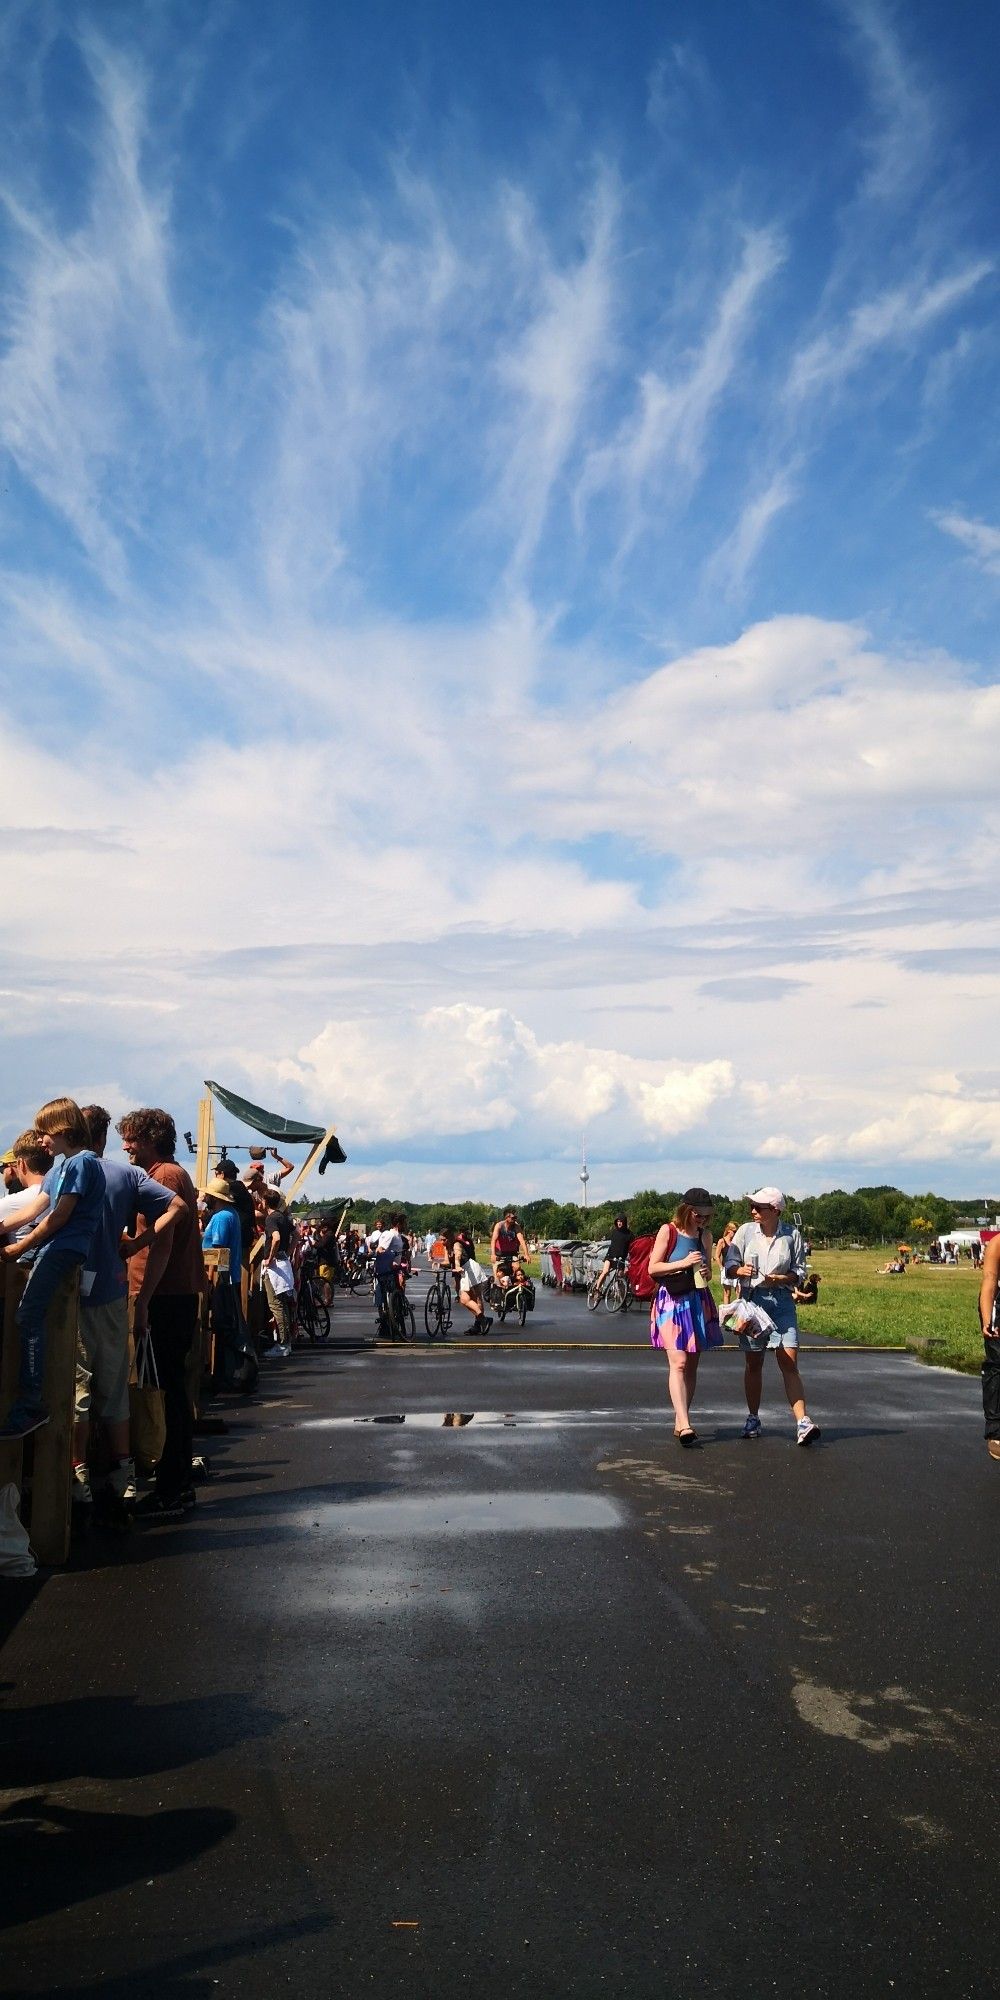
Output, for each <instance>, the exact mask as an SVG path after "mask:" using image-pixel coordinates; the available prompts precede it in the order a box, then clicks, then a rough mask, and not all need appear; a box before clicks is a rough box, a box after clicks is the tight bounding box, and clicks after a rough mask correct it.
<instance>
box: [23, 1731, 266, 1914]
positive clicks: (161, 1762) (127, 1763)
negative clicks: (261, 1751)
mask: <svg viewBox="0 0 1000 2000" xmlns="http://www.w3.org/2000/svg"><path fill="white" fill-rule="evenodd" d="M280 1721H281V1717H280V1716H278V1715H275V1714H274V1713H272V1711H271V1710H269V1709H265V1708H260V1707H259V1706H257V1705H256V1704H255V1703H254V1702H253V1701H252V1700H251V1699H250V1697H249V1696H247V1695H245V1694H242V1693H233V1694H217V1695H198V1696H192V1698H191V1699H190V1700H188V1701H168V1702H151V1703H147V1702H140V1701H136V1700H134V1699H133V1697H132V1696H130V1695H92V1696H86V1697H83V1698H81V1699H80V1700H79V1701H53V1702H41V1703H37V1704H33V1705H32V1706H31V1707H30V1708H6V1709H4V1711H3V1714H2V1716H0V1771H2V1772H3V1782H4V1786H5V1788H6V1789H7V1790H8V1791H10V1790H13V1789H15V1788H17V1787H23V1788H25V1789H27V1788H28V1787H32V1788H34V1787H38V1788H41V1787H44V1786H46V1785H61V1784H67V1783H70V1782H71V1781H72V1780H73V1779H75V1778H97V1779H103V1780H105V1781H107V1780H111V1781H117V1780H120V1779H124V1778H144V1777H152V1776H153V1775H154V1774H155V1773H157V1772H160V1771H174V1770H180V1769H182V1768H183V1767H184V1766H185V1765H188V1764H193V1763H196V1762H198V1761H199V1760H200V1759H201V1758H204V1757H212V1756H215V1755H216V1753H217V1752H219V1751H222V1750H229V1749H233V1748H235V1747H236V1746H237V1745H238V1744H240V1743H244V1742H246V1741H247V1740H249V1739H252V1738H255V1737H262V1736H269V1735H270V1734H271V1732H272V1731H273V1730H274V1729H276V1728H277V1727H278V1726H279V1723H280ZM20 1811H21V1806H20V1805H19V1804H15V1805H14V1806H11V1807H9V1808H8V1811H7V1814H6V1815H4V1814H0V1825H6V1823H7V1818H8V1816H9V1814H10V1813H12V1812H13V1813H19V1812H20ZM99 1817H100V1815H99ZM0 1879H2V1872H0Z"/></svg>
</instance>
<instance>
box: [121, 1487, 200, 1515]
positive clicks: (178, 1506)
mask: <svg viewBox="0 0 1000 2000" xmlns="http://www.w3.org/2000/svg"><path fill="white" fill-rule="evenodd" d="M134 1511H135V1518H136V1520H137V1521H182V1520H183V1518H184V1516H185V1514H186V1513H187V1512H188V1506H187V1501H186V1498H185V1496H184V1494H183V1493H173V1494H171V1496H170V1498H169V1499H166V1498H165V1497H164V1495H163V1494H162V1493H157V1492H156V1491H155V1489H154V1491H153V1492H152V1493H144V1494H143V1496H142V1499H141V1500H138V1501H137V1502H136V1506H135V1510H134Z"/></svg>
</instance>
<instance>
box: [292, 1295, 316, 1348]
mask: <svg viewBox="0 0 1000 2000" xmlns="http://www.w3.org/2000/svg"><path fill="white" fill-rule="evenodd" d="M295 1317H296V1319H297V1320H298V1323H299V1325H300V1327H301V1328H302V1331H303V1333H304V1334H306V1335H307V1336H308V1338H309V1339H310V1340H311V1339H312V1337H313V1327H314V1326H315V1324H316V1305H315V1301H314V1299H313V1295H312V1292H311V1291H310V1289H309V1286H308V1285H300V1287H299V1297H298V1304H297V1306H296V1312H295Z"/></svg>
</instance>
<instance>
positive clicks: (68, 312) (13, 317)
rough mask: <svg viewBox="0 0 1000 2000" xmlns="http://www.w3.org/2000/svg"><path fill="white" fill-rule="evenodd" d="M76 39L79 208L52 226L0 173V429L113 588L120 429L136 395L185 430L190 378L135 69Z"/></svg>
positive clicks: (166, 210)
mask: <svg viewBox="0 0 1000 2000" xmlns="http://www.w3.org/2000/svg"><path fill="white" fill-rule="evenodd" d="M80 52H81V55H82V56H83V58H84V60H85V62H86V64H87V66H88V69H89V72H90V77H91V81H92V85H93V91H94V98H95V104H96V111H97V123H96V127H95V129H94V131H93V135H92V155H91V157H92V163H93V174H92V178H91V182H90V188H89V195H88V202H87V210H86V214H85V216H84V218H83V220H82V221H81V223H80V224H79V225H78V226H77V227H75V228H73V229H70V230H68V231H67V230H65V229H60V228H59V226H58V225H57V224H56V222H55V221H54V220H53V218H52V216H51V215H50V214H49V213H48V212H47V209H46V205H45V203H44V202H43V201H42V199H41V198H40V196H39V195H38V194H37V192H36V191H35V190H34V189H33V188H32V187H31V186H30V184H28V185H26V184H24V182H23V181H22V179H21V178H20V177H19V176H14V175H11V174H10V173H8V175H7V178H6V179H5V181H4V182H3V184H2V185H0V202H2V204H3V208H4V210H5V212H6V217H7V221H8V225H9V228H8V249H7V259H6V261H7V287H6V301H5V306H4V309H3V316H2V332H3V337H4V342H5V346H4V352H3V355H2V358H0V442H2V444H3V447H4V449H5V450H6V451H7V452H8V453H9V454H10V456H11V458H12V460H13V461H14V463H15V465H16V466H17V468H18V470H19V472H20V473H21V475H22V476H23V478H24V479H26V480H27V481H28V482H30V484H31V485H33V486H34V487H35V488H36V489H37V491H38V492H39V493H40V495H41V496H42V497H43V499H44V500H45V501H46V502H47V503H48V504H49V505H50V506H52V507H53V508H55V509H56V510H57V512H58V513H59V514H61V515H62V517H63V519H64V520H65V521H66V522H67V523H68V524H69V526H70V527H71V529H72V530H73V532H74V534H75V535H76V536H77V538H78V540H79V542H80V544H81V545H82V547H83V549H84V550H85V551H86V553H87V555H88V556H89V557H90V559H91V561H92V562H93V564H94V565H95V567H96V569H97V571H98V574H99V575H100V577H101V578H102V580H103V582H104V583H105V584H106V585H107V586H108V588H110V589H112V590H114V591H115V592H121V591H122V590H123V588H124V586H125V584H126V580H127V572H128V558H127V554H126V548H125V543H126V540H127V538H128V536H129V535H130V534H133V533H136V532H139V531H141V527H142V520H143V516H144V513H145V502H144V498H143V496H142V491H141V482H140V480H139V479H138V478H137V477H136V468H135V467H134V466H133V468H132V475H131V477H130V478H128V479H123V478H122V467H121V464H120V458H121V448H122V445H123V442H124V440H125V437H126V436H128V437H129V438H130V440H133V441H134V439H135V437H136V433H137V429H138V428H139V427H138V426H137V423H136V417H137V414H138V411H139V409H140V408H141V406H142V403H143V401H144V399H145V400H146V402H147V405H148V407H149V408H150V409H151V411H152V414H153V418H154V423H155V424H156V425H160V424H162V423H163V422H164V421H165V420H166V419H167V416H168V413H170V412H173V413H174V414H175V415H176V416H178V417H180V416H181V412H182V411H183V418H182V423H183V428H184V430H185V431H188V430H189V426H190V423H191V420H192V416H193V414H194V412H193V409H192V403H193V401H195V400H196V391H195V387H194V383H193V381H192V377H191V371H190V369H189V366H188V364H189V362H190V358H191V350H190V348H189V346H188V343H187V342H186V341H185V340H184V338H183V336H182V334H181V332H180V329H179V324H178V320H177V316H176V313H175V310H174V306H173V302H172V297H171V285H170V267H171V262H172V255H173V248H172V241H171V230H170V204H169V196H168V194H167V192H166V189H165V187H163V186H160V187H157V186H156V185H155V184H151V182H150V178H149V173H148V169H147V168H145V167H144V163H143V159H142V155H143V152H144V149H145V143H146V139H147V124H146V106H145V85H144V79H143V76H142V73H141V71H140V70H139V69H138V68H137V67H136V65H135V64H134V63H133V62H131V61H130V60H129V59H128V58H127V57H125V56H123V55H122V54H121V53H120V52H118V51H116V50H114V49H112V48H111V47H110V46H109V44H108V43H106V42H105V41H104V40H103V39H102V38H101V37H100V36H99V35H98V34H96V33H95V32H93V31H87V32H86V33H85V35H84V36H83V38H82V40H81V43H80ZM182 370H183V373H184V378H185V379H184V382H183V394H181V393H179V391H180V389H181V383H180V380H179V377H180V374H181V372H182ZM150 469H151V461H149V460H147V464H146V470H147V472H148V471H149V470H150Z"/></svg>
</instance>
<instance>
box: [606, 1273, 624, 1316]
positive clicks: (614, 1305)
mask: <svg viewBox="0 0 1000 2000" xmlns="http://www.w3.org/2000/svg"><path fill="white" fill-rule="evenodd" d="M604 1305H605V1310H606V1311H607V1312H609V1313H617V1312H621V1311H622V1310H623V1308H624V1305H625V1279H624V1277H623V1275H622V1273H621V1271H612V1273H611V1276H610V1278H609V1279H608V1284H607V1290H606V1291H605V1294H604Z"/></svg>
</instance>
